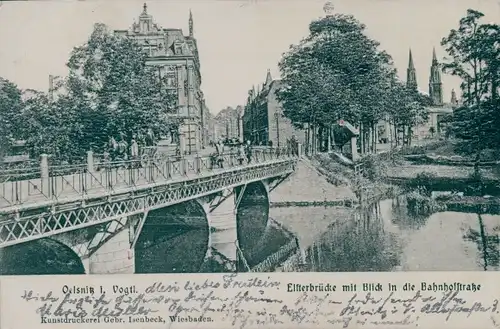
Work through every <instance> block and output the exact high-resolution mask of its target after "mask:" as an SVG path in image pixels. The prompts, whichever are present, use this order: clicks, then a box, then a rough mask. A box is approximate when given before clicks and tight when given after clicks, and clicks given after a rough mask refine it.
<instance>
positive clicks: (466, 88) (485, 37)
mask: <svg viewBox="0 0 500 329" xmlns="http://www.w3.org/2000/svg"><path fill="white" fill-rule="evenodd" d="M482 17H484V14H483V13H481V12H479V11H476V10H473V9H469V10H467V14H466V16H465V17H463V18H462V19H460V22H459V27H458V29H452V30H451V31H450V33H449V34H448V36H447V37H445V38H443V40H442V41H441V44H442V45H443V46H445V47H446V52H447V53H448V54H449V56H450V58H448V61H447V62H445V63H444V65H443V70H444V72H445V73H449V74H451V75H455V76H458V77H460V78H461V79H462V85H461V89H462V94H463V97H464V99H465V101H466V103H467V104H478V103H479V102H480V101H481V100H482V99H484V98H485V97H487V96H491V97H492V98H497V97H498V88H499V87H500V83H499V81H500V76H499V74H500V70H499V69H500V48H499V41H498V40H500V26H499V25H496V24H480V22H479V20H480V19H481V18H482Z"/></svg>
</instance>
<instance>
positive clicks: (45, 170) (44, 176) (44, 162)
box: [40, 154, 50, 197]
mask: <svg viewBox="0 0 500 329" xmlns="http://www.w3.org/2000/svg"><path fill="white" fill-rule="evenodd" d="M40 177H41V185H42V186H41V192H42V193H43V194H44V195H45V196H47V197H50V185H49V184H50V182H49V159H48V156H47V154H42V155H40Z"/></svg>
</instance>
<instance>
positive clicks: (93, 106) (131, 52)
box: [63, 24, 174, 150]
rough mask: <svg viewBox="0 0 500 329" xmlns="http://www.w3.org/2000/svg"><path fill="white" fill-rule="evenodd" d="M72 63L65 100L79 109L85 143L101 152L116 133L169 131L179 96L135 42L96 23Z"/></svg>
mask: <svg viewBox="0 0 500 329" xmlns="http://www.w3.org/2000/svg"><path fill="white" fill-rule="evenodd" d="M68 67H69V68H70V75H69V80H68V96H69V97H68V98H66V99H64V98H63V101H64V102H67V103H68V104H67V106H69V107H75V106H76V107H77V108H78V111H77V112H76V115H77V121H78V122H79V123H80V127H79V129H77V131H75V134H77V137H78V138H79V139H80V140H81V141H82V142H84V144H85V145H90V146H92V148H94V149H98V150H100V149H102V146H103V145H104V144H105V143H106V142H107V140H108V138H109V137H111V136H113V137H115V138H118V136H119V135H120V134H124V135H125V136H126V137H127V138H129V139H130V138H131V137H132V135H134V134H141V133H145V132H146V131H147V129H149V128H151V129H152V130H153V131H154V132H155V133H156V135H160V134H161V133H164V132H166V131H168V127H167V118H166V116H167V114H168V113H169V111H171V110H172V109H173V105H174V98H173V96H174V95H173V94H172V93H170V92H167V91H166V90H165V88H163V83H164V81H160V79H159V78H160V77H159V74H158V70H157V69H155V68H154V67H152V66H148V65H147V64H146V55H145V54H144V52H143V51H142V48H141V47H140V46H139V45H137V44H136V43H135V42H134V41H133V40H130V39H127V38H121V37H118V36H115V35H113V34H111V33H109V31H108V29H107V27H106V26H105V25H103V24H96V26H95V28H94V32H93V33H92V35H91V37H90V39H89V41H88V42H87V43H86V44H85V45H83V46H81V47H77V48H75V49H74V50H73V52H72V54H71V58H70V60H69V63H68ZM170 123H171V122H170ZM96 131H97V132H100V133H99V134H96Z"/></svg>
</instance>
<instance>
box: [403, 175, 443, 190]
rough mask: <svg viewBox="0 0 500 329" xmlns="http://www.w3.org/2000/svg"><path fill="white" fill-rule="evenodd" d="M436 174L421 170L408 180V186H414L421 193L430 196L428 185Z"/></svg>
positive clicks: (430, 184) (429, 185)
mask: <svg viewBox="0 0 500 329" xmlns="http://www.w3.org/2000/svg"><path fill="white" fill-rule="evenodd" d="M435 179H436V174H434V173H431V172H422V173H419V174H417V176H415V177H414V178H412V179H410V180H409V181H408V183H407V184H408V186H409V187H413V188H414V187H416V188H417V189H418V190H419V191H420V193H421V194H424V195H427V196H430V187H431V186H432V184H433V182H434V180H435Z"/></svg>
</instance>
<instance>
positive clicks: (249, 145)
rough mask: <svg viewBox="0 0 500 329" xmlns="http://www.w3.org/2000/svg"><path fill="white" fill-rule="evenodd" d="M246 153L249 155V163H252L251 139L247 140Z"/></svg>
mask: <svg viewBox="0 0 500 329" xmlns="http://www.w3.org/2000/svg"><path fill="white" fill-rule="evenodd" d="M245 154H246V156H247V163H248V164H250V162H252V145H251V143H250V141H249V140H247V144H246V145H245Z"/></svg>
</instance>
